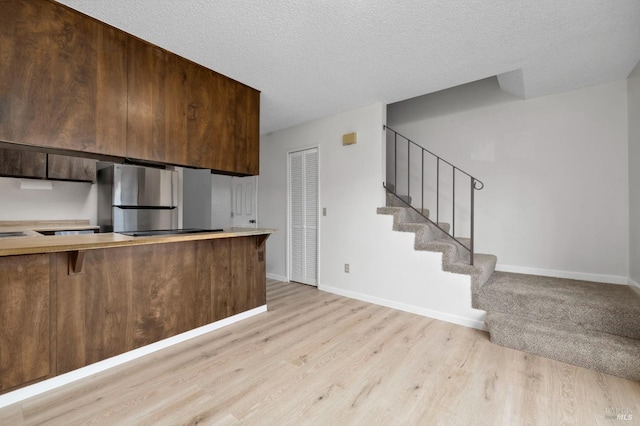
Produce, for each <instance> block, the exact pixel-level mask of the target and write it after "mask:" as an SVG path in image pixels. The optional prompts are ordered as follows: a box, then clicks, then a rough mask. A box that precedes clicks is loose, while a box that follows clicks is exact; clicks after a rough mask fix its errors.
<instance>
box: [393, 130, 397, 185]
mask: <svg viewBox="0 0 640 426" xmlns="http://www.w3.org/2000/svg"><path fill="white" fill-rule="evenodd" d="M393 193H394V194H397V193H398V134H397V133H396V132H395V131H394V132H393Z"/></svg>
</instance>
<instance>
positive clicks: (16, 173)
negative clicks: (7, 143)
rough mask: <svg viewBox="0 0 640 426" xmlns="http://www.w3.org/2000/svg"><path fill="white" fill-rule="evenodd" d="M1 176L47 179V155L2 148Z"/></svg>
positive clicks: (0, 149) (0, 150)
mask: <svg viewBox="0 0 640 426" xmlns="http://www.w3.org/2000/svg"><path fill="white" fill-rule="evenodd" d="M0 176H8V177H26V178H35V179H45V178H46V177H47V154H45V153H43V152H35V151H25V150H20V149H10V148H0Z"/></svg>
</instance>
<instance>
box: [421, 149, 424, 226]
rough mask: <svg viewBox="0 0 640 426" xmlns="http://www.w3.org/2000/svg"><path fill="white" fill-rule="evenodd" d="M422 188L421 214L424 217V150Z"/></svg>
mask: <svg viewBox="0 0 640 426" xmlns="http://www.w3.org/2000/svg"><path fill="white" fill-rule="evenodd" d="M421 168H422V187H421V189H420V191H422V192H420V214H421V215H423V216H424V150H422V166H421Z"/></svg>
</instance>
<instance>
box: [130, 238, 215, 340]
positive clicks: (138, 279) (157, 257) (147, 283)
mask: <svg viewBox="0 0 640 426" xmlns="http://www.w3.org/2000/svg"><path fill="white" fill-rule="evenodd" d="M196 247H197V243H194V242H182V243H167V244H152V245H146V246H137V247H133V250H134V251H133V257H134V262H133V268H134V271H135V272H134V275H133V277H134V280H133V281H132V286H133V294H132V296H133V303H132V307H133V324H134V330H133V331H134V335H133V344H134V347H140V346H144V345H148V344H150V343H153V342H157V341H159V340H162V339H166V338H168V337H171V336H175V335H176V334H179V333H183V332H185V331H188V330H191V329H194V328H197V327H200V326H202V325H205V324H206V323H207V322H208V321H209V315H208V309H207V307H208V303H209V300H210V288H209V285H208V284H209V283H207V282H199V281H198V279H197V277H198V272H197V270H196V257H197V250H196Z"/></svg>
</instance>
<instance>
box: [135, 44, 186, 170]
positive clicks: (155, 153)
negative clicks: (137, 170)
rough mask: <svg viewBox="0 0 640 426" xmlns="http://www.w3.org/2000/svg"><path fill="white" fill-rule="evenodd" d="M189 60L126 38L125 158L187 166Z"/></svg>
mask: <svg viewBox="0 0 640 426" xmlns="http://www.w3.org/2000/svg"><path fill="white" fill-rule="evenodd" d="M188 65H189V63H188V62H187V61H186V60H183V59H181V58H179V57H178V56H176V55H172V54H170V53H169V52H167V51H165V50H163V49H160V48H158V47H156V46H153V45H151V44H149V43H146V42H144V41H141V40H137V39H135V38H133V37H131V38H129V41H128V75H129V96H128V109H129V114H128V117H127V157H130V158H134V159H142V160H148V161H155V162H161V163H171V164H178V165H187V144H186V139H187V119H188V107H189V101H188V97H187V90H188V87H189V84H190V83H191V81H190V80H191V78H192V76H191V75H190V73H189V71H190V70H189V67H188Z"/></svg>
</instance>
